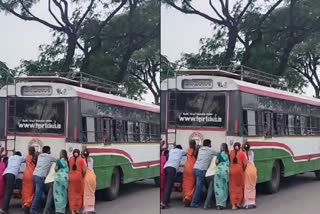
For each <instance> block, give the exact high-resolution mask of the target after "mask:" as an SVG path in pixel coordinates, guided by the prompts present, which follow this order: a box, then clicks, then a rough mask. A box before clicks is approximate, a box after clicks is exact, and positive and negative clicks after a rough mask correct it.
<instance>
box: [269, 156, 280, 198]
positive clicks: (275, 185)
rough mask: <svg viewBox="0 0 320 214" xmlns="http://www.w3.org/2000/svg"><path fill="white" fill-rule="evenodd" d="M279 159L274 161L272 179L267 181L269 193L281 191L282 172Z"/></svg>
mask: <svg viewBox="0 0 320 214" xmlns="http://www.w3.org/2000/svg"><path fill="white" fill-rule="evenodd" d="M280 170H281V168H280V163H279V161H276V162H274V164H273V167H272V175H271V180H270V181H268V182H267V183H266V188H265V190H266V192H267V193H268V194H273V193H276V192H278V191H279V187H280V173H281V171H280Z"/></svg>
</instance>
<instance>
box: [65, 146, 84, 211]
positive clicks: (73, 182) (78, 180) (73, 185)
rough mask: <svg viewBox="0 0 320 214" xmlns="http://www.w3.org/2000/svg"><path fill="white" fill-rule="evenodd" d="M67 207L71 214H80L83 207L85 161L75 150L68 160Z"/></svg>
mask: <svg viewBox="0 0 320 214" xmlns="http://www.w3.org/2000/svg"><path fill="white" fill-rule="evenodd" d="M69 166H70V171H69V190H68V197H69V207H70V210H71V213H72V214H76V213H80V209H81V208H82V206H83V193H84V176H85V174H86V163H85V160H84V159H82V158H81V157H80V150H79V149H75V150H74V151H73V156H72V157H71V158H70V159H69Z"/></svg>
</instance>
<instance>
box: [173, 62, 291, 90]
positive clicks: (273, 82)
mask: <svg viewBox="0 0 320 214" xmlns="http://www.w3.org/2000/svg"><path fill="white" fill-rule="evenodd" d="M176 75H177V76H182V75H208V76H223V77H229V78H233V79H239V80H243V81H246V82H250V83H255V84H258V85H263V86H268V87H274V88H284V85H285V84H284V82H283V81H281V79H280V77H279V76H276V75H273V74H270V73H266V72H263V71H259V70H256V69H253V68H249V67H246V66H243V65H239V66H201V67H192V68H189V69H181V70H177V71H176Z"/></svg>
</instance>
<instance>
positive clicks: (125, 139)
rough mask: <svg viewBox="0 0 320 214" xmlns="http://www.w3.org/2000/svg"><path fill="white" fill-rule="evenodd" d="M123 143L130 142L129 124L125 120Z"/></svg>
mask: <svg viewBox="0 0 320 214" xmlns="http://www.w3.org/2000/svg"><path fill="white" fill-rule="evenodd" d="M122 123H123V141H124V142H128V122H127V121H125V120H123V121H122Z"/></svg>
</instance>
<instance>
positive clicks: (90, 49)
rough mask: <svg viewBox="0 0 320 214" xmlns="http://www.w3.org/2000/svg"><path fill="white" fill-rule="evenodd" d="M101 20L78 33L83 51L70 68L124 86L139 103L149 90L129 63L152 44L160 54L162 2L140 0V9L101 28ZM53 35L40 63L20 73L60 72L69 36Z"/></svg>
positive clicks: (33, 62)
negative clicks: (137, 77)
mask: <svg viewBox="0 0 320 214" xmlns="http://www.w3.org/2000/svg"><path fill="white" fill-rule="evenodd" d="M136 2H138V1H136ZM114 11H116V10H114ZM130 11H131V12H130ZM132 11H134V13H132ZM119 13H120V12H119ZM109 17H110V15H109ZM98 18H99V17H98ZM98 18H97V17H95V16H93V17H90V18H87V19H86V20H85V21H84V23H83V25H82V27H81V30H80V34H79V40H80V41H82V44H79V45H80V46H81V50H82V51H78V54H75V55H74V60H73V63H72V64H71V65H70V69H71V70H72V71H79V70H80V71H83V72H86V73H89V74H92V75H94V76H98V77H101V78H105V79H108V80H111V81H115V82H118V83H119V84H121V85H122V86H124V88H125V90H126V91H127V97H129V98H133V99H139V100H140V99H141V97H142V94H143V93H145V92H146V90H147V88H146V86H145V85H142V82H141V81H140V80H138V79H136V78H133V76H132V75H131V74H130V72H129V71H130V67H129V68H128V64H129V62H130V60H131V58H132V57H133V55H135V58H136V57H137V56H138V55H140V54H139V52H140V53H141V52H143V50H146V49H148V48H149V47H150V44H152V42H155V43H157V46H158V51H157V50H155V51H156V52H157V53H159V49H160V47H159V45H160V42H159V37H160V5H159V2H157V1H154V0H145V1H139V4H138V5H137V8H134V9H130V10H124V11H122V13H121V14H117V15H115V16H114V17H113V18H112V19H111V20H109V21H108V22H107V23H104V24H105V25H104V27H103V28H102V29H101V28H100V27H101V26H102V24H101V21H100V19H98ZM130 23H134V24H133V25H130ZM129 25H130V26H129ZM54 36H55V37H54V41H53V43H52V44H50V45H41V46H40V47H39V48H40V51H41V53H40V55H39V57H38V59H37V60H28V61H23V62H22V64H21V66H20V67H19V71H20V72H23V73H25V74H32V73H41V72H46V73H47V72H56V71H60V69H59V68H60V67H61V66H62V64H63V62H64V59H63V55H64V53H65V50H66V46H67V43H66V42H65V41H66V36H65V34H63V33H55V35H54ZM79 50H80V49H79ZM136 52H138V53H136ZM148 53H150V51H148ZM154 54H155V53H154ZM149 55H150V54H149ZM152 56H153V55H152ZM145 57H149V56H145ZM141 60H144V59H141ZM157 72H158V71H157ZM153 86H154V84H153ZM150 90H151V89H150Z"/></svg>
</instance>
